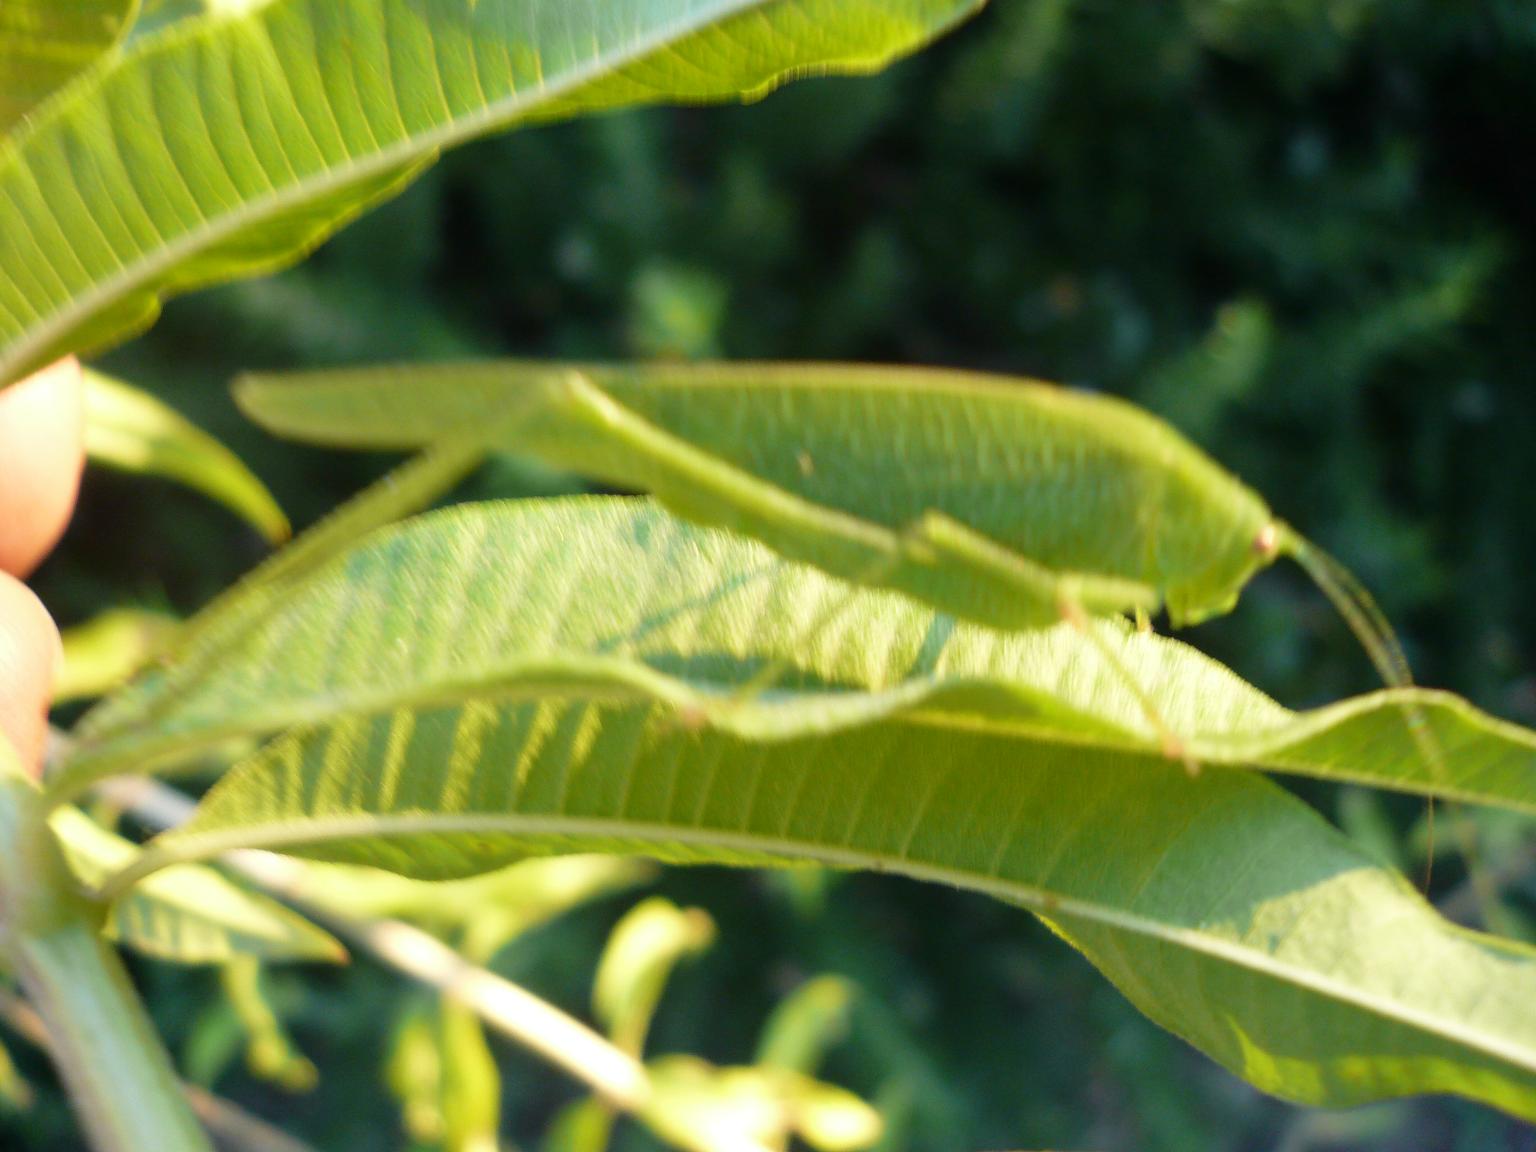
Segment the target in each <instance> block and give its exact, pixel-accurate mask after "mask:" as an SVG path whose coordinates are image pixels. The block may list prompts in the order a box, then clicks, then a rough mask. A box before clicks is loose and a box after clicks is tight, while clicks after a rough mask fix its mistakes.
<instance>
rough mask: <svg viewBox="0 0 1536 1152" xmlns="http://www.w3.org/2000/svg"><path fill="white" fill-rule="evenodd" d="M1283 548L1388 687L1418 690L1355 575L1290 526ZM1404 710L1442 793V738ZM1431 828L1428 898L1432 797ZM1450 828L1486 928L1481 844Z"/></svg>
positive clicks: (1488, 903) (1490, 898)
mask: <svg viewBox="0 0 1536 1152" xmlns="http://www.w3.org/2000/svg"><path fill="white" fill-rule="evenodd" d="M1278 544H1279V550H1280V551H1281V552H1283V553H1285V554H1286V555H1288V556H1290V557H1291V559H1293V560H1295V561H1296V563H1297V565H1299V566H1300V568H1301V569H1302V571H1304V572H1305V573H1306V574H1307V576H1308V577H1309V578H1310V579H1311V580H1312V582H1313V583H1314V584H1316V585H1317V587H1318V588H1319V590H1321V592H1322V593H1323V595H1324V596H1326V597H1327V598H1328V601H1329V603H1331V604H1332V605H1333V606H1334V608H1335V609H1336V610H1337V611H1338V613H1339V615H1340V616H1342V617H1343V618H1344V622H1345V624H1347V625H1348V626H1349V630H1350V631H1351V632H1352V633H1353V634H1354V636H1355V639H1356V640H1358V641H1359V642H1360V646H1361V647H1362V648H1364V649H1365V652H1366V655H1367V656H1369V657H1370V660H1371V664H1372V665H1373V666H1374V667H1375V669H1376V672H1377V674H1378V675H1380V677H1381V679H1382V681H1383V682H1384V683H1385V684H1386V686H1387V687H1388V688H1413V687H1415V684H1414V679H1413V670H1412V668H1411V667H1410V666H1409V664H1408V657H1407V655H1406V654H1405V653H1404V651H1403V645H1402V642H1401V641H1399V640H1398V638H1397V633H1396V631H1395V630H1394V629H1393V628H1392V625H1391V623H1390V622H1389V621H1388V620H1387V616H1386V613H1384V612H1383V611H1382V610H1381V608H1380V606H1379V605H1378V604H1377V603H1376V600H1375V598H1374V597H1372V595H1371V594H1370V592H1368V591H1367V590H1366V588H1365V585H1363V584H1362V583H1360V580H1359V579H1358V578H1357V577H1356V576H1355V574H1354V573H1353V572H1351V571H1350V570H1349V569H1348V568H1346V567H1345V566H1344V565H1343V564H1341V563H1340V562H1339V561H1338V560H1335V559H1334V558H1333V557H1332V556H1330V555H1329V554H1328V553H1327V552H1325V551H1323V550H1322V549H1321V548H1319V547H1318V546H1317V545H1316V544H1313V543H1312V542H1311V541H1310V540H1307V539H1306V538H1305V537H1303V536H1302V535H1301V534H1300V533H1298V532H1296V531H1295V530H1294V529H1292V528H1290V527H1289V526H1285V525H1281V526H1280V533H1279V541H1278ZM1402 709H1403V720H1404V722H1405V723H1406V724H1407V726H1408V733H1409V735H1410V737H1412V739H1413V743H1414V746H1415V747H1416V748H1417V749H1418V751H1419V755H1420V756H1422V757H1423V758H1424V761H1425V763H1426V764H1428V765H1429V770H1430V775H1431V777H1432V779H1433V783H1434V784H1435V785H1436V786H1437V787H1443V786H1445V785H1446V784H1447V783H1448V778H1449V768H1448V765H1447V762H1446V758H1445V749H1444V748H1442V747H1441V745H1440V740H1439V738H1438V737H1437V736H1436V735H1435V732H1434V729H1433V728H1431V727H1430V724H1429V720H1428V719H1427V718H1426V717H1425V715H1424V710H1423V709H1422V708H1420V707H1419V705H1418V704H1417V703H1416V702H1415V701H1414V700H1413V699H1411V698H1410V699H1407V700H1404V701H1403V704H1402ZM1426 826H1427V832H1428V839H1429V844H1428V850H1427V857H1428V858H1427V860H1426V861H1425V865H1424V890H1425V892H1426V893H1427V892H1428V891H1429V884H1430V880H1431V879H1432V877H1433V870H1434V865H1435V798H1434V796H1433V795H1431V796H1430V797H1429V805H1428V809H1427V813H1426ZM1451 827H1452V829H1453V830H1454V833H1455V836H1456V839H1457V847H1458V848H1459V849H1460V850H1461V854H1462V859H1463V860H1465V861H1466V865H1467V877H1468V879H1469V881H1470V882H1471V885H1472V889H1473V892H1474V894H1475V895H1476V897H1477V902H1478V904H1479V906H1480V907H1479V911H1480V913H1481V914H1482V917H1483V920H1484V922H1485V923H1486V922H1487V921H1488V917H1489V916H1490V915H1492V914H1494V913H1495V910H1496V908H1497V893H1496V892H1494V890H1493V888H1492V886H1491V885H1490V884H1489V883H1488V880H1487V876H1486V874H1485V873H1484V872H1483V870H1482V868H1481V867H1479V865H1478V850H1477V843H1476V837H1475V836H1474V835H1473V832H1472V829H1471V828H1470V827H1469V826H1468V824H1467V822H1466V821H1465V820H1461V819H1456V818H1454V817H1453V818H1452V820H1451Z"/></svg>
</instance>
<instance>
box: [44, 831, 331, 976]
mask: <svg viewBox="0 0 1536 1152" xmlns="http://www.w3.org/2000/svg"><path fill="white" fill-rule="evenodd" d="M51 820H52V824H53V829H54V831H55V833H57V835H58V837H59V842H60V844H61V845H62V846H63V848H64V854H65V857H66V859H68V861H69V864H70V867H71V868H72V869H73V870H74V872H75V875H76V876H78V877H79V878H80V881H81V883H83V884H86V885H88V886H92V887H94V886H95V885H96V884H98V883H100V882H101V880H102V879H103V878H104V877H106V876H107V875H109V874H111V873H113V872H116V871H118V870H119V869H121V868H124V867H126V866H127V865H128V864H130V863H131V862H132V861H133V860H134V859H136V858H137V857H138V855H139V849H138V848H136V847H135V846H134V845H133V844H131V843H129V842H128V841H127V840H124V839H123V838H122V837H120V836H117V835H114V834H113V833H111V832H109V831H107V830H106V829H105V828H103V827H101V826H100V825H99V824H97V823H95V822H94V821H92V820H91V819H90V818H89V817H87V816H86V815H85V814H84V813H83V812H81V811H79V810H78V809H75V808H60V809H59V810H57V811H56V812H54V814H53V816H52V818H51ZM107 934H108V935H109V936H110V937H112V938H113V939H114V940H117V941H118V942H119V943H121V944H123V945H124V946H126V947H128V948H132V949H133V950H134V951H136V952H141V953H143V954H144V955H146V956H153V957H155V958H156V959H160V960H171V961H175V962H176V963H179V964H222V963H224V962H226V961H228V960H230V959H232V958H234V957H235V956H257V957H260V958H262V959H266V960H327V961H331V962H335V961H338V960H341V959H343V958H344V957H345V955H346V953H345V951H344V950H343V949H342V947H341V945H340V944H339V943H337V942H336V940H335V939H333V938H332V937H331V936H330V934H329V933H327V932H325V931H323V930H322V929H320V928H318V927H316V926H315V925H314V924H311V923H310V922H309V921H308V920H305V919H304V918H303V917H302V916H300V915H299V914H298V913H297V912H293V911H291V910H290V909H288V908H286V907H284V906H283V905H282V904H279V903H278V902H277V901H275V900H271V899H268V898H267V897H265V896H260V895H257V894H256V893H253V892H248V891H246V890H245V889H244V888H241V887H239V886H237V885H235V884H233V883H231V882H230V881H229V880H227V879H225V878H224V877H223V876H222V875H220V874H219V873H218V872H216V871H214V870H213V869H212V868H207V867H203V866H201V865H184V866H181V867H177V868H169V869H167V870H166V871H164V872H160V873H157V874H156V875H155V876H153V877H151V878H150V879H148V880H146V881H145V882H144V883H143V884H141V885H139V886H138V887H136V888H134V890H133V891H132V892H129V893H128V894H127V895H125V896H124V897H123V898H122V899H121V900H119V901H118V902H117V903H116V904H114V905H113V906H112V910H111V912H110V914H109V915H108V918H107Z"/></svg>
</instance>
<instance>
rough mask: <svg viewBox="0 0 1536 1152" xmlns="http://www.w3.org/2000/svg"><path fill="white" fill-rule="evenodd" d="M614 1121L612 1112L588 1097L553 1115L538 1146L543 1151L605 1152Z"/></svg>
mask: <svg viewBox="0 0 1536 1152" xmlns="http://www.w3.org/2000/svg"><path fill="white" fill-rule="evenodd" d="M613 1121H614V1111H613V1109H612V1108H611V1107H609V1106H608V1105H607V1104H606V1103H604V1102H603V1101H602V1100H599V1099H597V1097H595V1096H589V1097H587V1098H586V1099H585V1100H578V1101H576V1102H575V1103H574V1104H567V1105H566V1106H565V1107H564V1108H562V1109H561V1110H560V1111H559V1112H558V1113H557V1114H556V1116H555V1118H554V1120H552V1121H551V1122H550V1125H549V1128H548V1129H547V1130H546V1131H545V1133H544V1139H543V1141H542V1142H541V1143H540V1145H539V1147H540V1149H541V1150H542V1152H607V1149H608V1146H609V1143H610V1142H611V1140H612V1138H613Z"/></svg>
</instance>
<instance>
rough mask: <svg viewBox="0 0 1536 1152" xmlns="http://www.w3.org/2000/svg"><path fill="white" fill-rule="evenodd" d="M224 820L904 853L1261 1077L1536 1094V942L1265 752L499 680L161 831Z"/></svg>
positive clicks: (416, 865) (303, 740) (314, 750)
mask: <svg viewBox="0 0 1536 1152" xmlns="http://www.w3.org/2000/svg"><path fill="white" fill-rule="evenodd" d="M405 765H409V770H408V771H400V770H399V769H400V768H401V767H403V766H405ZM231 847H265V848H275V849H280V850H284V851H288V852H294V853H298V854H301V855H305V856H309V857H313V858H317V859H322V860H333V861H341V862H350V863H364V864H370V865H373V866H377V867H386V868H391V869H394V870H397V871H400V872H402V873H405V874H410V875H415V876H418V877H422V878H426V877H431V876H439V875H444V876H450V875H459V874H464V873H470V872H474V871H477V870H482V869H487V868H492V867H496V866H498V865H499V864H501V863H504V862H505V861H506V860H507V859H509V858H515V857H517V856H519V855H521V854H523V853H527V852H538V851H598V850H603V851H612V852H622V853H630V854H640V853H643V854H648V855H652V856H655V857H656V858H658V859H661V860H664V861H668V862H674V863H713V864H733V865H739V866H772V865H776V864H785V863H793V862H795V861H807V862H815V863H818V864H823V865H830V866H837V867H844V868H862V869H872V870H878V871H885V872H895V873H899V874H902V875H906V876H910V877H913V878H915V879H920V880H928V881H935V882H940V883H945V884H950V885H954V886H957V887H961V888H965V889H968V890H970V891H974V892H979V893H984V894H987V895H991V896H994V897H997V898H1000V899H1003V900H1006V901H1009V902H1012V903H1016V904H1020V905H1023V906H1025V907H1028V908H1030V909H1032V910H1034V911H1036V912H1038V913H1040V914H1042V915H1043V916H1045V917H1046V918H1047V919H1048V920H1049V921H1050V922H1051V923H1052V924H1053V925H1054V926H1055V927H1056V928H1057V930H1058V931H1060V932H1061V933H1062V934H1063V935H1064V936H1066V937H1067V938H1068V939H1069V940H1071V941H1072V942H1073V943H1074V944H1076V945H1077V946H1078V947H1079V948H1081V949H1082V950H1083V951H1084V952H1085V953H1086V954H1087V955H1088V957H1089V959H1091V960H1092V961H1093V962H1094V963H1095V964H1096V965H1097V966H1098V967H1099V968H1100V969H1101V970H1102V971H1103V972H1104V973H1105V974H1106V975H1107V976H1108V977H1109V978H1110V979H1111V980H1113V981H1114V982H1115V983H1116V984H1117V985H1118V986H1119V987H1120V988H1121V990H1122V991H1123V992H1124V993H1125V994H1126V995H1127V996H1128V997H1129V998H1130V999H1131V1000H1132V1001H1134V1002H1135V1003H1136V1004H1137V1005H1138V1006H1139V1007H1140V1008H1141V1009H1142V1010H1143V1011H1144V1012H1146V1013H1147V1014H1148V1015H1149V1016H1151V1017H1152V1018H1153V1019H1154V1020H1157V1021H1158V1022H1160V1023H1162V1024H1163V1025H1165V1026H1166V1027H1168V1028H1170V1029H1172V1030H1173V1031H1175V1032H1177V1033H1179V1034H1180V1035H1182V1036H1184V1037H1185V1038H1187V1039H1188V1040H1190V1041H1191V1042H1192V1043H1194V1044H1195V1045H1196V1046H1198V1047H1199V1048H1201V1049H1202V1050H1204V1051H1206V1052H1207V1053H1209V1054H1210V1055H1212V1056H1213V1057H1215V1058H1216V1059H1217V1060H1219V1061H1220V1062H1221V1063H1223V1064H1224V1065H1226V1066H1227V1067H1228V1068H1230V1069H1232V1070H1233V1071H1234V1072H1237V1073H1239V1074H1240V1075H1243V1076H1245V1077H1247V1078H1248V1079H1249V1080H1250V1081H1252V1082H1253V1083H1254V1084H1256V1085H1257V1086H1259V1087H1260V1088H1263V1089H1265V1090H1267V1091H1270V1092H1274V1093H1277V1094H1279V1095H1282V1096H1286V1097H1288V1098H1291V1099H1295V1100H1299V1101H1304V1102H1308V1103H1313V1104H1321V1105H1329V1106H1345V1105H1350V1104H1354V1103H1359V1102H1363V1101H1367V1100H1372V1099H1377V1098H1380V1097H1384V1096H1393V1095H1400V1094H1408V1093H1421V1092H1454V1093H1459V1094H1462V1095H1466V1096H1470V1097H1472V1098H1474V1099H1478V1100H1482V1101H1485V1102H1487V1103H1490V1104H1493V1105H1496V1106H1498V1107H1501V1108H1504V1109H1507V1110H1509V1111H1511V1112H1515V1113H1518V1114H1520V1115H1523V1116H1526V1117H1528V1118H1530V1117H1533V1116H1536V955H1533V954H1532V953H1531V951H1529V950H1528V949H1525V948H1522V947H1516V946H1514V945H1509V944H1506V943H1504V942H1501V941H1497V940H1494V939H1492V938H1488V937H1482V936H1477V935H1474V934H1470V933H1467V932H1465V931H1463V930H1461V929H1458V928H1456V927H1454V926H1453V925H1451V924H1449V923H1448V922H1446V921H1444V920H1443V919H1441V918H1440V917H1439V916H1438V915H1437V914H1436V913H1435V912H1434V911H1433V909H1431V908H1430V907H1429V906H1428V905H1427V904H1426V903H1425V902H1424V901H1423V899H1422V898H1421V897H1420V896H1419V895H1418V893H1417V892H1416V891H1414V889H1413V888H1412V887H1411V886H1410V885H1409V884H1408V883H1407V882H1406V881H1405V880H1403V879H1402V878H1401V877H1400V876H1398V875H1397V874H1395V873H1393V872H1391V871H1389V870H1388V869H1385V868H1383V867H1381V866H1380V865H1378V864H1377V863H1376V862H1375V861H1374V860H1373V859H1372V858H1371V857H1370V856H1368V855H1367V854H1365V853H1364V852H1362V851H1361V850H1359V849H1358V848H1356V847H1355V846H1354V845H1353V844H1352V843H1351V842H1350V841H1349V840H1348V839H1347V838H1345V837H1344V836H1342V835H1341V834H1339V833H1338V832H1336V831H1335V830H1334V829H1333V828H1331V827H1330V826H1329V825H1327V824H1326V822H1324V821H1323V820H1322V819H1321V818H1320V817H1318V816H1317V815H1316V813H1314V812H1313V811H1312V810H1311V809H1309V808H1307V807H1306V806H1305V805H1303V804H1302V803H1301V802H1300V801H1297V800H1295V799H1294V798H1292V797H1291V796H1289V795H1288V794H1286V793H1285V792H1284V791H1282V790H1281V789H1279V788H1278V787H1276V786H1275V785H1273V784H1272V783H1270V782H1269V781H1267V780H1265V779H1264V778H1263V777H1260V776H1257V775H1254V774H1252V773H1245V772H1217V771H1211V772H1207V773H1205V774H1204V775H1203V776H1201V777H1200V778H1198V779H1191V778H1190V777H1189V776H1188V775H1187V774H1186V773H1185V772H1184V771H1183V769H1182V768H1181V767H1178V766H1175V765H1167V764H1157V763H1155V762H1151V761H1149V760H1146V759H1144V758H1141V757H1135V756H1127V755H1125V754H1122V753H1114V752H1109V751H1104V750H1099V749H1091V748H1072V747H1070V746H1067V745H1062V744H1052V743H1047V742H1030V741H1024V740H1019V739H1013V738H1007V737H1002V736H996V735H990V734H986V733H981V732H972V733H967V732H963V731H936V730H933V729H925V728H912V727H905V726H900V725H881V726H877V727H873V728H866V729H859V730H854V731H848V732H843V733H838V734H835V735H830V736H822V737H810V738H806V739H803V740H798V741H786V742H780V743H773V744H762V743H754V742H749V741H743V740H739V739H737V738H734V737H731V736H729V735H727V734H723V733H719V732H713V731H709V730H703V731H688V730H686V729H684V728H681V727H679V725H678V724H677V723H676V719H675V716H674V715H673V714H672V713H671V712H670V711H669V710H667V709H664V708H654V707H651V708H648V707H645V706H639V705H597V704H569V705H557V704H542V705H540V704H524V705H518V706H508V707H505V708H498V707H496V706H495V705H493V704H488V703H486V702H483V701H481V702H477V703H475V704H472V705H466V706H463V707H457V708H452V707H444V708H439V709H435V710H430V711H422V712H419V713H416V714H414V715H413V716H412V717H411V719H410V720H409V722H405V721H403V720H402V719H401V718H400V717H398V716H397V717H378V718H373V719H368V720H357V721H352V722H348V723H344V724H340V725H337V726H335V727H332V728H329V729H324V730H321V731H319V732H315V733H308V734H297V735H295V736H292V737H287V738H284V739H282V740H280V741H278V742H277V743H276V744H274V745H273V746H272V747H270V748H269V749H268V750H266V751H265V752H263V753H262V754H260V755H259V756H258V757H256V758H254V759H253V760H251V761H248V762H247V763H246V764H244V765H243V766H240V767H238V768H236V769H235V770H234V771H233V772H232V773H231V774H230V775H229V776H227V777H226V778H225V779H224V780H223V782H221V783H220V784H219V785H218V786H216V787H215V789H214V790H213V792H212V793H210V795H209V796H208V797H207V799H205V801H204V804H203V806H202V808H201V810H200V811H199V813H198V815H197V816H196V817H195V818H194V820H193V821H192V822H191V823H190V824H189V825H187V826H185V827H184V828H183V829H181V830H180V831H177V832H174V833H171V834H169V835H168V836H167V837H165V838H164V839H162V840H161V841H160V842H159V845H158V851H159V852H160V853H161V856H160V861H161V862H168V861H173V860H178V859H187V858H197V857H202V856H206V855H210V854H216V853H218V852H222V851H224V850H226V849H228V848H231Z"/></svg>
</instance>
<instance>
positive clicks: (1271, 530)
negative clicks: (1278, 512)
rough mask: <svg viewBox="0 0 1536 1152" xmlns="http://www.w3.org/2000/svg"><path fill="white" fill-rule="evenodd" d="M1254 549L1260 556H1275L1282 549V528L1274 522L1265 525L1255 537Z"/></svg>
mask: <svg viewBox="0 0 1536 1152" xmlns="http://www.w3.org/2000/svg"><path fill="white" fill-rule="evenodd" d="M1253 550H1254V551H1255V552H1257V553H1258V554H1259V555H1260V556H1263V557H1266V558H1269V557H1273V556H1274V555H1276V554H1277V553H1278V552H1279V551H1280V529H1279V528H1278V527H1276V526H1275V524H1274V522H1273V521H1271V522H1270V523H1268V524H1266V525H1264V527H1263V528H1261V529H1260V530H1259V534H1258V535H1257V536H1255V537H1254V539H1253Z"/></svg>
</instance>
